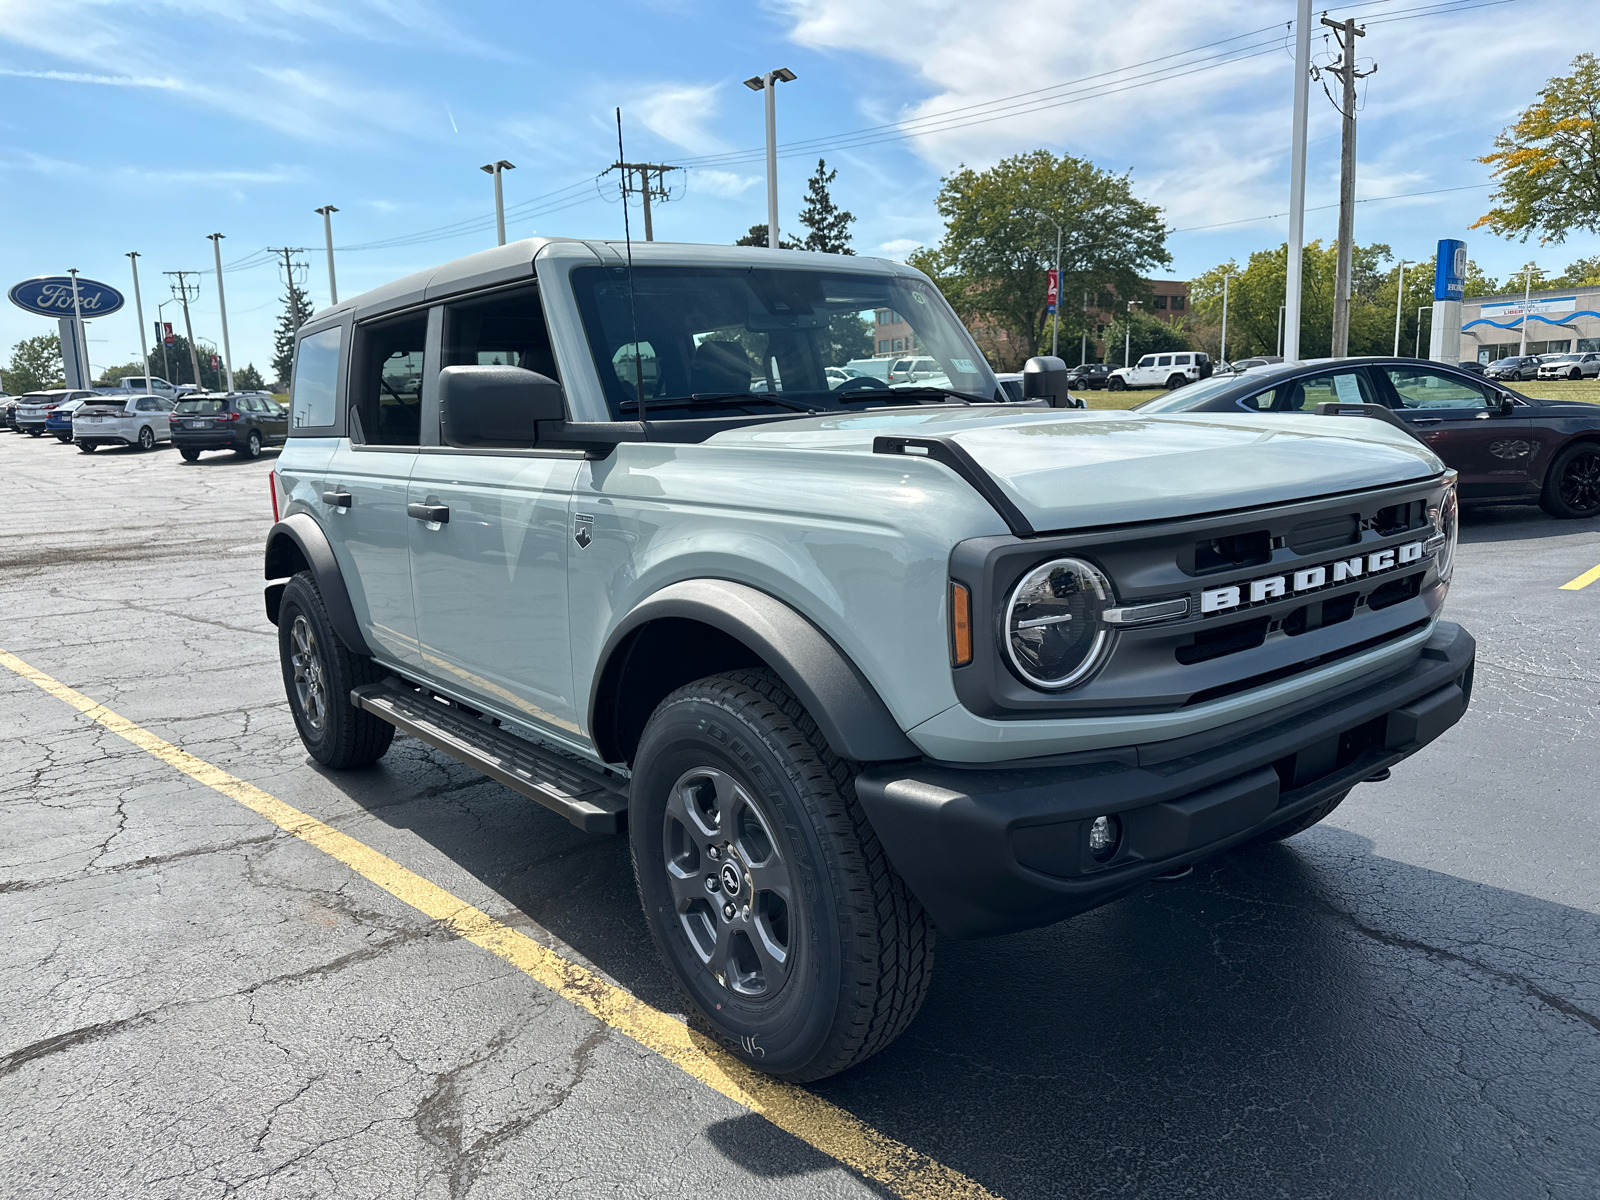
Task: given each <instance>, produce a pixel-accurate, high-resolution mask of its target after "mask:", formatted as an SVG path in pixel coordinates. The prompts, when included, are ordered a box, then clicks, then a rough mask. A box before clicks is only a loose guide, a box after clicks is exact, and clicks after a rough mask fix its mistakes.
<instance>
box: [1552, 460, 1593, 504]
mask: <svg viewBox="0 0 1600 1200" xmlns="http://www.w3.org/2000/svg"><path fill="white" fill-rule="evenodd" d="M1556 490H1557V492H1558V494H1559V495H1560V496H1561V501H1562V503H1563V504H1565V505H1567V506H1568V507H1569V508H1574V509H1577V510H1578V511H1579V512H1584V513H1587V512H1591V511H1593V510H1595V509H1600V451H1597V450H1585V451H1584V452H1583V453H1582V454H1575V455H1573V456H1572V458H1571V459H1569V460H1568V461H1567V464H1566V466H1564V467H1563V468H1562V470H1561V478H1560V480H1559V481H1558V482H1557V483H1556Z"/></svg>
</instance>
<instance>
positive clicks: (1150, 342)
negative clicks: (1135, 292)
mask: <svg viewBox="0 0 1600 1200" xmlns="http://www.w3.org/2000/svg"><path fill="white" fill-rule="evenodd" d="M1101 337H1102V338H1103V339H1104V341H1105V344H1106V361H1107V362H1109V363H1115V364H1116V365H1117V366H1119V367H1120V366H1121V365H1122V350H1123V347H1124V345H1126V346H1127V348H1128V361H1129V362H1130V363H1136V362H1138V361H1139V360H1140V359H1141V358H1143V357H1144V356H1145V355H1146V354H1165V353H1167V352H1169V351H1173V350H1187V349H1189V332H1188V330H1187V328H1186V327H1185V326H1184V324H1183V323H1182V322H1181V321H1174V322H1173V323H1171V324H1170V325H1169V324H1168V323H1167V322H1166V321H1163V320H1161V318H1159V317H1152V316H1151V315H1150V314H1149V313H1143V312H1140V311H1139V310H1138V309H1133V310H1132V311H1131V312H1129V311H1126V310H1125V311H1124V314H1123V315H1122V316H1120V317H1118V318H1116V319H1115V320H1114V321H1112V322H1111V324H1109V325H1107V326H1106V331H1105V333H1104V334H1102V335H1101Z"/></svg>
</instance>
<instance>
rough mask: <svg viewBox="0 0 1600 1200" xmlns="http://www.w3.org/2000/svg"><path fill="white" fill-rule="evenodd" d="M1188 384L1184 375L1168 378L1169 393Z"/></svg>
mask: <svg viewBox="0 0 1600 1200" xmlns="http://www.w3.org/2000/svg"><path fill="white" fill-rule="evenodd" d="M1188 382H1189V381H1188V380H1187V379H1186V378H1184V377H1183V376H1182V375H1169V376H1167V391H1169V392H1175V391H1177V390H1178V389H1179V388H1181V387H1182V386H1183V385H1184V384H1186V383H1188Z"/></svg>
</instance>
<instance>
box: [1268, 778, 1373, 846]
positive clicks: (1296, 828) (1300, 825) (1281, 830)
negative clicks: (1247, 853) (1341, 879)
mask: <svg viewBox="0 0 1600 1200" xmlns="http://www.w3.org/2000/svg"><path fill="white" fill-rule="evenodd" d="M1349 794H1350V793H1349V792H1348V791H1343V792H1340V793H1339V794H1338V795H1337V796H1334V797H1333V798H1332V799H1329V800H1324V801H1323V802H1322V803H1321V804H1317V805H1313V806H1312V807H1311V808H1308V809H1307V810H1306V811H1305V812H1303V813H1301V814H1300V815H1299V816H1298V817H1296V818H1295V819H1294V820H1292V821H1285V822H1284V823H1283V824H1282V825H1274V826H1273V827H1272V828H1271V829H1268V830H1266V831H1265V832H1263V833H1258V834H1256V835H1255V837H1253V838H1251V839H1250V840H1249V841H1248V842H1246V843H1245V845H1247V846H1264V845H1266V844H1268V843H1269V842H1281V841H1283V840H1284V839H1285V838H1292V837H1293V836H1294V835H1295V834H1297V833H1304V832H1305V831H1306V830H1308V829H1310V828H1311V827H1312V826H1313V825H1315V824H1316V823H1317V822H1318V821H1320V820H1322V819H1323V818H1324V817H1326V816H1327V815H1328V814H1329V813H1331V812H1332V811H1333V810H1334V809H1336V808H1338V807H1339V805H1341V804H1343V803H1344V798H1345V797H1346V796H1348V795H1349Z"/></svg>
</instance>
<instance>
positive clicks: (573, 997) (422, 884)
mask: <svg viewBox="0 0 1600 1200" xmlns="http://www.w3.org/2000/svg"><path fill="white" fill-rule="evenodd" d="M1597 570H1600V568H1597ZM0 665H4V666H5V667H6V668H8V669H9V670H11V671H13V672H14V673H16V674H17V675H20V676H21V677H22V678H24V679H26V680H28V681H29V682H30V683H33V684H36V685H37V686H38V687H39V688H41V689H42V690H44V691H46V692H48V693H49V694H50V695H52V696H54V697H55V698H56V699H57V700H60V701H63V702H64V703H66V704H70V705H71V706H72V707H73V708H76V709H77V710H78V711H79V712H81V713H83V714H84V715H85V716H86V717H88V718H89V719H90V720H92V721H97V722H99V723H100V724H101V725H103V726H105V728H107V729H109V730H110V731H111V732H112V733H115V734H117V735H118V736H119V737H122V738H125V739H127V740H128V741H129V742H132V743H133V744H134V745H135V746H137V747H138V748H139V749H141V750H144V751H146V752H148V753H150V754H153V755H154V756H155V757H156V758H159V759H160V760H161V761H162V762H164V763H166V764H167V765H168V766H170V767H173V768H175V769H176V770H178V771H181V772H183V774H185V775H187V776H189V777H190V778H191V779H194V780H197V781H198V782H200V783H203V784H205V785H206V786H207V787H209V788H212V789H214V790H215V791H218V792H221V793H222V794H223V795H224V796H227V797H228V798H229V799H231V800H236V801H238V802H239V803H240V804H243V805H244V806H245V807H246V808H248V809H250V810H251V811H253V812H255V813H258V814H259V815H261V816H263V817H265V818H266V819H267V820H269V821H271V822H272V823H273V824H274V825H276V826H277V827H278V828H279V829H282V830H283V831H285V832H286V833H290V834H293V835H294V836H295V837H297V838H299V839H301V840H302V841H304V842H307V843H309V844H310V845H312V846H315V847H316V848H317V849H319V850H321V851H323V852H324V853H325V854H329V855H331V856H332V857H334V858H336V859H338V860H339V861H340V862H342V863H343V864H344V865H345V866H347V867H349V868H351V869H352V870H353V871H355V872H356V874H358V875H360V876H362V877H363V878H364V879H367V880H370V881H371V882H372V883H375V884H377V885H378V886H379V887H381V888H382V889H383V890H384V891H386V892H388V893H389V894H390V895H392V896H395V897H396V898H398V899H400V900H403V901H404V902H405V903H407V904H409V905H410V906H411V907H412V908H414V909H416V910H417V911H418V912H420V913H422V914H423V915H424V916H427V917H430V918H431V919H433V920H435V921H438V922H439V923H440V924H442V925H444V926H446V927H447V928H449V929H451V930H453V931H454V932H455V933H456V934H458V935H459V936H460V937H462V938H464V939H466V940H467V941H469V942H471V943H473V944H474V945H476V946H480V947H482V948H483V949H485V950H488V951H489V952H490V953H491V954H496V955H498V956H499V957H501V958H503V959H505V960H506V961H507V962H509V963H511V964H512V965H513V966H515V967H516V968H517V969H518V970H520V971H522V972H523V973H524V974H526V975H527V976H529V977H530V978H532V979H534V980H536V981H537V982H539V983H541V984H543V985H544V986H545V987H547V988H549V989H550V990H551V991H553V992H555V993H556V994H557V995H558V996H560V997H562V998H563V999H564V1000H568V1001H570V1002H571V1003H573V1004H576V1005H577V1006H578V1007H579V1008H582V1009H585V1010H587V1011H588V1012H590V1013H592V1014H593V1015H594V1016H595V1017H598V1018H599V1019H600V1020H601V1021H604V1022H605V1023H606V1024H607V1025H609V1026H610V1027H611V1028H612V1029H615V1030H616V1031H617V1032H619V1033H622V1034H625V1035H627V1036H628V1037H630V1038H632V1039H633V1040H634V1041H636V1042H638V1043H639V1044H640V1045H641V1046H644V1047H646V1048H647V1049H650V1050H653V1051H655V1052H656V1053H657V1054H659V1055H661V1057H663V1058H665V1059H666V1060H667V1061H668V1062H670V1063H672V1064H673V1065H674V1066H676V1067H678V1068H679V1069H680V1070H682V1071H684V1072H685V1073H686V1074H688V1075H690V1076H692V1077H693V1078H695V1079H697V1080H699V1081H700V1082H701V1083H703V1084H705V1085H706V1086H708V1087H710V1088H713V1089H715V1090H716V1091H718V1092H721V1093H722V1094H723V1095H724V1096H726V1097H728V1099H730V1100H732V1101H734V1102H735V1103H737V1104H741V1105H743V1106H744V1107H745V1108H747V1109H749V1110H750V1111H751V1112H754V1113H759V1114H760V1115H761V1116H763V1117H765V1118H766V1119H767V1120H768V1121H770V1122H772V1124H774V1125H776V1126H777V1127H778V1128H779V1129H782V1130H784V1131H785V1132H786V1133H790V1134H793V1135H794V1136H795V1137H797V1138H799V1139H800V1140H801V1141H803V1142H806V1143H808V1144H809V1145H812V1146H814V1147H816V1148H817V1149H818V1150H820V1151H822V1152H823V1153H824V1154H826V1155H828V1156H829V1157H831V1158H834V1159H837V1160H838V1161H839V1162H841V1163H843V1164H844V1165H845V1166H847V1167H849V1168H850V1169H851V1170H853V1171H856V1172H857V1173H859V1174H861V1175H863V1176H865V1177H866V1178H867V1179H870V1180H873V1181H874V1182H876V1183H878V1184H881V1185H882V1186H883V1187H884V1188H886V1189H888V1191H890V1192H891V1193H893V1194H894V1195H896V1196H900V1197H904V1198H905V1200H934V1198H936V1197H938V1198H941V1200H942V1198H944V1197H957V1198H965V1200H985V1198H987V1200H997V1198H996V1197H994V1194H993V1193H992V1192H990V1191H988V1189H986V1188H984V1187H983V1186H982V1185H981V1184H979V1183H977V1182H976V1181H974V1180H972V1179H969V1178H967V1177H966V1176H965V1175H963V1174H961V1172H959V1171H955V1170H952V1169H951V1168H949V1167H947V1166H945V1165H944V1164H943V1163H940V1162H938V1161H937V1160H935V1159H933V1158H930V1157H929V1156H928V1155H926V1154H923V1153H922V1152H921V1151H919V1150H915V1149H913V1148H912V1147H910V1146H907V1145H905V1144H904V1143H903V1142H898V1141H896V1140H895V1139H894V1138H891V1137H889V1136H887V1135H886V1134H883V1133H880V1132H878V1130H876V1129H874V1128H872V1126H870V1125H868V1124H866V1123H865V1122H863V1121H860V1120H858V1119H857V1118H855V1117H854V1116H852V1115H851V1114H850V1113H848V1112H846V1111H845V1110H844V1109H842V1108H840V1107H839V1106H838V1105H836V1104H830V1103H829V1102H828V1101H826V1100H824V1099H822V1098H821V1097H820V1096H816V1095H814V1094H813V1093H811V1092H808V1091H806V1090H805V1089H804V1088H801V1087H796V1086H795V1085H793V1084H788V1083H782V1082H780V1081H778V1080H776V1079H773V1078H771V1077H770V1076H767V1075H763V1074H761V1073H760V1072H759V1071H753V1070H751V1069H750V1068H749V1067H747V1066H745V1065H744V1064H743V1063H741V1062H740V1061H739V1060H738V1059H736V1058H734V1057H733V1056H732V1055H729V1054H727V1053H725V1052H724V1051H723V1050H722V1049H721V1048H720V1047H718V1046H716V1045H714V1044H712V1043H711V1042H710V1041H708V1040H707V1039H706V1038H704V1037H703V1036H701V1035H700V1034H697V1033H694V1032H691V1031H690V1029H689V1028H688V1026H686V1025H685V1024H684V1023H683V1022H682V1021H679V1020H678V1019H677V1018H675V1017H672V1016H669V1015H668V1014H666V1013H664V1012H661V1011H660V1010H659V1009H655V1008H652V1007H651V1006H650V1005H648V1004H645V1003H644V1002H643V1001H641V1000H639V999H638V998H636V997H635V996H633V995H632V994H631V993H629V992H626V991H624V990H623V989H622V988H619V987H617V986H616V985H615V984H613V983H610V982H608V981H607V980H605V979H603V978H601V977H600V976H599V975H597V974H596V973H595V972H593V971H591V970H589V969H588V968H587V967H584V966H582V965H581V964H579V963H575V962H573V961H571V960H570V959H568V958H565V957H563V956H562V955H560V954H558V953H557V952H556V951H554V950H552V949H550V948H549V947H548V946H543V945H541V944H540V943H538V942H536V941H534V940H533V939H532V938H530V937H528V936H527V935H526V934H524V933H520V932H518V931H517V930H515V929H512V928H511V927H510V926H508V925H505V924H503V923H501V922H500V921H497V920H495V919H494V918H493V917H491V916H490V915H489V914H488V913H486V912H484V911H483V910H482V909H479V908H475V907H474V906H472V905H471V904H468V903H467V902H466V901H465V900H462V899H460V898H459V897H457V896H454V895H452V894H451V893H449V892H447V891H445V889H444V888H442V887H440V886H439V885H438V884H436V883H432V882H430V881H429V880H427V879H424V878H423V877H422V876H420V875H418V874H416V873H415V872H413V871H410V870H407V869H406V868H405V867H403V866H401V865H400V864H399V863H397V862H395V861H394V860H393V859H392V858H389V857H388V856H387V855H384V854H380V853H379V852H378V851H376V850H374V849H372V847H370V846H367V845H365V844H364V843H362V842H358V841H356V840H355V839H354V838H353V837H351V836H350V835H349V834H346V833H341V832H339V831H338V830H337V829H334V828H333V827H332V826H330V825H325V824H323V822H321V821H319V820H317V819H316V818H315V817H312V816H309V815H308V814H306V813H303V812H301V811H300V810H299V809H297V808H293V807H291V806H290V805H287V804H285V803H284V802H283V801H282V800H279V799H277V798H276V797H275V796H272V795H269V794H268V793H266V792H264V791H262V790H261V789H260V788H258V787H256V786H255V785H254V784H250V783H246V782H245V781H244V780H242V779H239V778H236V777H235V776H233V775H230V774H228V773H227V772H226V771H224V770H222V769H221V768H220V767H214V766H212V765H211V764H210V763H208V762H206V761H205V760H203V759H199V758H196V757H195V756H194V755H192V754H190V753H189V752H188V751H186V750H180V749H179V748H178V747H177V746H174V745H173V744H172V743H171V742H168V741H166V740H164V739H163V738H159V737H157V736H156V735H155V734H153V733H151V732H150V731H149V730H147V729H143V728H141V727H140V726H138V725H135V724H134V723H133V722H132V721H130V720H128V719H127V718H126V717H119V716H118V715H117V714H116V713H114V712H112V711H111V710H110V709H108V708H106V707H105V706H104V705H102V704H100V703H98V702H96V701H94V700H91V699H90V698H89V697H88V696H85V695H84V694H83V693H82V692H78V691H74V690H73V689H72V688H70V687H68V686H67V685H66V684H64V683H61V682H60V681H58V680H56V679H52V678H51V677H50V676H49V675H46V674H45V673H44V672H43V671H40V670H37V669H35V668H34V667H31V666H29V665H28V664H27V663H25V662H23V661H22V660H21V659H20V658H17V657H16V656H15V655H12V654H7V653H6V652H5V651H4V650H0Z"/></svg>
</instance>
